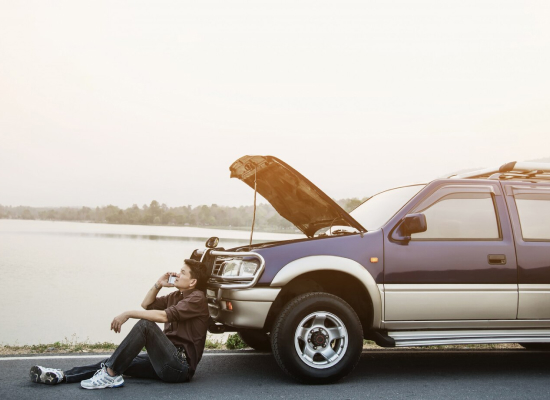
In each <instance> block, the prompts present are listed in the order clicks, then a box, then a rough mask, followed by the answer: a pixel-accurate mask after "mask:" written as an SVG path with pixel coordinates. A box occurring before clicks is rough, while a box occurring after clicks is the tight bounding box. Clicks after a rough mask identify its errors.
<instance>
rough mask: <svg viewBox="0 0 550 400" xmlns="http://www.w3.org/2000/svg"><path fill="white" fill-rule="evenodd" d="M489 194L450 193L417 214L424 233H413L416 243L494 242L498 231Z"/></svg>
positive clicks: (498, 234) (493, 204)
mask: <svg viewBox="0 0 550 400" xmlns="http://www.w3.org/2000/svg"><path fill="white" fill-rule="evenodd" d="M495 210H496V208H495V203H494V200H493V196H492V195H491V193H481V192H478V193H451V194H448V195H446V196H443V197H441V198H439V199H438V200H437V201H436V202H434V203H433V204H430V205H429V206H427V207H425V208H424V209H422V210H417V211H416V212H421V213H423V214H424V215H425V216H426V222H427V225H428V230H427V231H426V232H422V233H415V234H413V235H412V239H413V240H414V239H420V240H495V239H500V229H499V224H498V219H497V216H496V212H495Z"/></svg>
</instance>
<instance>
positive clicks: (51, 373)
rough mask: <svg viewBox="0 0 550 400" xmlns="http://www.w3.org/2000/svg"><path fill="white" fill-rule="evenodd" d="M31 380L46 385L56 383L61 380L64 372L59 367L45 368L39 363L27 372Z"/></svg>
mask: <svg viewBox="0 0 550 400" xmlns="http://www.w3.org/2000/svg"><path fill="white" fill-rule="evenodd" d="M29 376H30V377H31V381H33V382H36V383H45V384H46V385H57V384H58V383H61V381H63V378H64V377H65V374H64V373H63V371H61V370H60V369H53V368H45V367H41V366H40V365H35V366H34V367H31V370H30V372H29Z"/></svg>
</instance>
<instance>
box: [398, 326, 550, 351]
mask: <svg viewBox="0 0 550 400" xmlns="http://www.w3.org/2000/svg"><path fill="white" fill-rule="evenodd" d="M388 336H389V337H391V338H392V339H393V340H395V346H396V347H412V346H439V345H450V344H482V343H550V329H509V330H461V331H458V330H457V331H409V332H403V331H402V332H388Z"/></svg>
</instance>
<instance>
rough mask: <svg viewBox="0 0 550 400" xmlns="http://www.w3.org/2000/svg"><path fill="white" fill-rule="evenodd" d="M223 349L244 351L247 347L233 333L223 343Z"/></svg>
mask: <svg viewBox="0 0 550 400" xmlns="http://www.w3.org/2000/svg"><path fill="white" fill-rule="evenodd" d="M225 347H227V348H228V349H230V350H237V349H245V348H247V347H248V346H247V345H246V343H245V342H243V340H242V339H241V337H240V336H239V335H238V334H237V333H234V334H232V335H229V336H228V338H227V342H225Z"/></svg>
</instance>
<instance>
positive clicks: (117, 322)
mask: <svg viewBox="0 0 550 400" xmlns="http://www.w3.org/2000/svg"><path fill="white" fill-rule="evenodd" d="M129 318H135V319H146V320H147V321H152V322H168V316H167V315H166V312H165V311H164V310H144V311H143V310H136V311H126V312H123V313H122V314H120V315H119V316H117V317H115V319H113V322H111V330H113V331H115V333H119V332H120V328H121V327H122V324H124V323H125V322H126V321H128V319H129Z"/></svg>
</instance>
